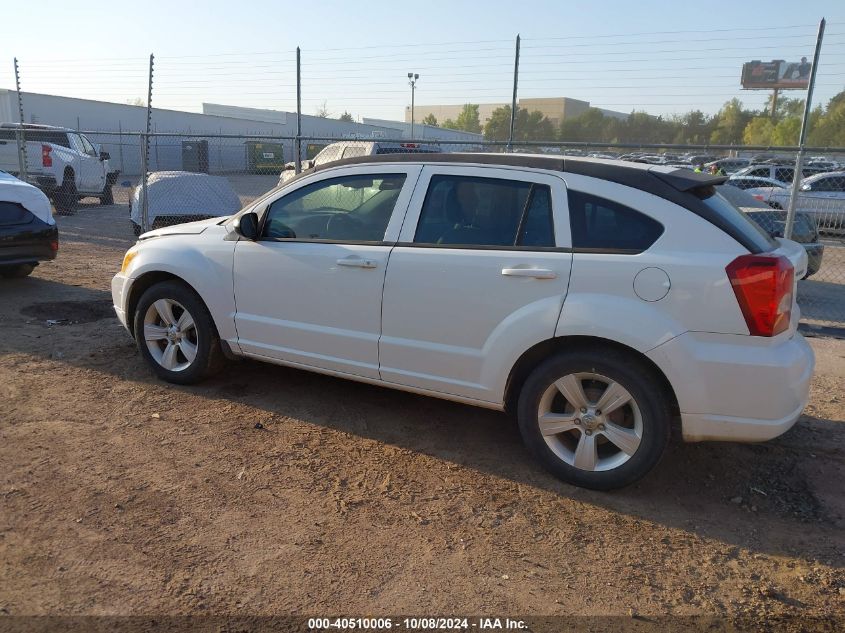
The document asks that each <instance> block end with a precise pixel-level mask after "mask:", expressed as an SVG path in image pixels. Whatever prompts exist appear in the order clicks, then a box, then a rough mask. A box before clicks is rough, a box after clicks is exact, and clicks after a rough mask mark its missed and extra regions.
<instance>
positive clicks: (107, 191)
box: [100, 181, 114, 205]
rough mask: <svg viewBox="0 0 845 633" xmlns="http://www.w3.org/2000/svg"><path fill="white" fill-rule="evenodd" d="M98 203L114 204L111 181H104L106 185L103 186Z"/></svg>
mask: <svg viewBox="0 0 845 633" xmlns="http://www.w3.org/2000/svg"><path fill="white" fill-rule="evenodd" d="M100 204H104V205H108V204H114V192H113V191H112V185H111V183H110V182H108V181H107V182H106V186H105V187H103V192H102V193H101V194H100Z"/></svg>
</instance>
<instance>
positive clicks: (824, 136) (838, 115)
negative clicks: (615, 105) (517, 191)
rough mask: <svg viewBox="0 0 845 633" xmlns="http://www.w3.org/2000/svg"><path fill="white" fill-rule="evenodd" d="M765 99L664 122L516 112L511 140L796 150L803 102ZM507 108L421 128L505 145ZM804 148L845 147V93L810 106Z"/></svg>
mask: <svg viewBox="0 0 845 633" xmlns="http://www.w3.org/2000/svg"><path fill="white" fill-rule="evenodd" d="M771 106H772V104H771V97H770V98H769V103H768V104H767V106H766V107H765V108H763V109H762V110H753V109H748V108H745V107H744V106H743V104H742V102H741V101H740V100H739V99H736V98H734V99H731V100H730V101H728V102H726V103H725V104H724V105H723V106H722V108H721V109H720V110H719V111H718V112H717V113H716V114H712V115H710V114H705V113H704V112H702V111H701V110H698V109H695V110H690V111H689V112H686V113H685V114H678V115H671V116H668V117H663V116H652V115H650V114H647V113H646V112H640V111H636V110H635V111H633V112H631V113H630V114H629V115H628V116H627V117H626V118H616V117H612V116H607V115H605V114H604V113H603V112H602V111H601V110H599V109H597V108H589V109H588V110H586V111H585V112H584V113H582V114H581V115H580V116H577V117H573V118H571V119H565V120H563V121H561V122H560V124H559V125H557V126H555V125H554V124H553V123H552V122H551V121H550V120H549V119H548V118H547V117H546V116H544V115H543V114H542V113H541V112H539V111H537V110H534V111H531V112H529V111H528V110H526V109H524V108H517V113H516V120H515V122H514V140H515V141H558V142H591V143H607V144H614V143H675V144H682V145H683V144H689V145H706V144H714V145H771V146H777V145H797V144H798V135H799V132H800V129H801V116H802V113H803V112H804V100H803V99H790V98H787V97H781V98H780V99H779V100H778V102H777V104H776V107H775V111H774V113H772V111H771V110H772V107H771ZM510 119H511V108H510V106H503V107H500V108H496V109H495V110H494V111H493V112H492V114H491V116H490V119H489V120H488V121H487V122H486V123H485V124H484V125H483V126H482V124H481V120H480V116H479V112H478V105H477V104H473V103H467V104H465V105H464V106H463V108H462V109H461V112H460V113H459V114H458V116H457V117H456V118H455V119H454V120H452V119H446V120H445V121H443V122H442V123H438V121H437V119H436V117H435V116H434V115H433V114H428V115H427V116H426V117H425V118H423V120H422V123H424V124H426V125H436V126H439V127H444V128H449V129H454V130H463V131H465V132H475V133H482V132H483V134H484V137H485V138H486V139H487V140H490V141H506V140H507V139H508V137H509V134H510ZM807 142H808V144H809V145H812V146H818V147H842V146H845V91H843V92H840V93H839V94H837V95H836V96H834V97H833V98H832V99H831V100H830V101H829V102H828V103H827V104H824V105H818V106H816V107H815V108H814V109H813V110H812V112H811V116H810V123H809V129H808V139H807Z"/></svg>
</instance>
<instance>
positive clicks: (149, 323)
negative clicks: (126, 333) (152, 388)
mask: <svg viewBox="0 0 845 633" xmlns="http://www.w3.org/2000/svg"><path fill="white" fill-rule="evenodd" d="M134 324H135V341H136V342H137V344H138V349H139V351H140V352H141V355H142V356H143V357H144V359H145V360H146V361H147V363H148V364H149V365H150V366H151V367H152V368H153V371H155V373H156V374H158V376H159V377H161V378H163V379H164V380H167V381H168V382H174V383H178V384H192V383H196V382H199V381H201V380H202V379H203V378H206V377H207V376H209V375H211V374H213V373H214V372H216V371H218V370H219V369H220V368H221V367H222V365H223V362H224V358H223V353H222V350H221V349H220V339H219V338H218V336H217V328H215V326H214V322H213V321H212V319H211V315H210V314H209V313H208V309H207V308H206V307H205V304H204V303H203V302H202V299H200V297H199V296H198V295H197V294H196V293H195V292H194V291H193V290H192V289H191V288H189V287H188V286H186V285H185V284H183V283H181V282H179V281H164V282H161V283H158V284H155V285H154V286H151V287H150V288H148V289H147V290H146V292H144V294H143V295H141V299H140V300H139V301H138V305H137V308H136V310H135V317H134Z"/></svg>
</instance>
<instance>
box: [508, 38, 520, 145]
mask: <svg viewBox="0 0 845 633" xmlns="http://www.w3.org/2000/svg"><path fill="white" fill-rule="evenodd" d="M518 86H519V33H517V34H516V52H515V53H514V57H513V97H512V98H511V128H510V133H509V134H508V148H507V149H508V151H509V152H511V151H513V128H514V125H515V124H516V93H517V87H518Z"/></svg>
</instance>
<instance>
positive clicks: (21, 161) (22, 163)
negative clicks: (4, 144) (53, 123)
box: [15, 57, 27, 182]
mask: <svg viewBox="0 0 845 633" xmlns="http://www.w3.org/2000/svg"><path fill="white" fill-rule="evenodd" d="M15 90H16V91H17V93H18V120H19V121H20V124H21V127H20V129H19V130H18V133H17V134H16V135H15V137H16V138H17V140H18V169H19V173H18V177H19V178H20V179H21V180H23V181H24V182H26V167H27V164H26V163H27V160H26V134H25V132H24V128H23V124H24V123H25V122H26V120H25V119H24V116H23V95H21V73H20V68H19V67H18V58H17V57H15Z"/></svg>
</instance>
